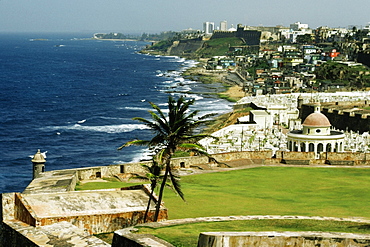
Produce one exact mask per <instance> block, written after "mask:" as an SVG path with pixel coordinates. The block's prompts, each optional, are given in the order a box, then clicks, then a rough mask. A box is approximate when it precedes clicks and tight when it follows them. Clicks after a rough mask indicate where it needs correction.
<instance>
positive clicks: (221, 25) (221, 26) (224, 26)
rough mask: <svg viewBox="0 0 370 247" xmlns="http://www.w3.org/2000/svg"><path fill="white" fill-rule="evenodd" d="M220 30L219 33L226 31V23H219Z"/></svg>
mask: <svg viewBox="0 0 370 247" xmlns="http://www.w3.org/2000/svg"><path fill="white" fill-rule="evenodd" d="M220 30H221V31H227V21H221V22H220Z"/></svg>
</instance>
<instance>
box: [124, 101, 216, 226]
mask: <svg viewBox="0 0 370 247" xmlns="http://www.w3.org/2000/svg"><path fill="white" fill-rule="evenodd" d="M193 104H194V100H185V98H184V97H180V98H179V99H178V100H175V99H174V98H172V97H171V96H169V98H168V114H167V115H165V114H164V113H163V111H162V110H161V109H160V108H159V107H158V106H157V105H156V104H154V103H152V102H150V105H151V106H152V108H153V109H154V111H149V113H150V115H151V118H152V120H147V119H145V118H141V117H136V118H133V119H134V120H137V121H139V122H142V123H144V124H145V125H146V126H148V127H149V128H150V129H151V130H152V132H153V134H154V136H153V137H152V139H150V140H133V141H129V142H127V143H125V144H123V145H122V146H121V147H119V148H118V149H119V150H120V149H122V148H124V147H127V146H131V145H138V146H147V147H149V148H150V149H151V150H155V155H156V157H157V161H158V165H159V166H160V167H162V168H163V169H164V175H163V178H162V181H161V185H160V189H159V194H158V200H157V204H156V210H155V215H154V221H157V220H158V216H159V211H160V206H161V203H162V198H163V193H164V188H165V185H166V183H167V180H168V179H169V180H170V183H171V186H172V188H173V189H174V191H175V192H176V193H177V194H178V195H179V196H180V197H181V198H182V199H183V200H185V198H184V194H183V193H182V191H181V187H180V183H179V179H178V177H176V176H175V175H174V173H173V172H174V170H173V167H172V166H171V158H172V157H173V155H174V153H175V151H176V150H186V151H188V152H194V153H198V154H205V155H207V156H208V154H207V153H206V152H205V151H204V149H203V147H202V146H201V145H200V144H198V141H199V140H200V139H203V138H205V137H210V136H209V135H206V134H194V130H195V129H196V128H197V127H199V126H201V125H203V124H205V123H206V122H207V121H208V120H207V119H208V118H209V115H205V116H203V117H199V118H197V119H196V118H195V117H196V115H197V114H198V113H199V111H197V110H195V111H190V109H189V108H190V106H191V105H193Z"/></svg>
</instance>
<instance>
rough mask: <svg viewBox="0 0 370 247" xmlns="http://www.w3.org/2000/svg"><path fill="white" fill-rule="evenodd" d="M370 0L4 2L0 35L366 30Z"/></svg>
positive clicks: (1, 0)
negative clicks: (211, 26)
mask: <svg viewBox="0 0 370 247" xmlns="http://www.w3.org/2000/svg"><path fill="white" fill-rule="evenodd" d="M369 9H370V1H368V0H353V1H346V0H312V1H310V2H307V1H303V0H282V1H276V2H275V1H274V2H271V1H269V0H259V1H252V0H230V1H211V0H188V1H181V2H175V1H169V0H160V1H158V2H147V1H144V0H136V1H131V2H128V1H118V0H108V1H106V0H78V1H72V0H63V1H57V0H32V1H30V0H0V32H69V33H74V32H83V33H85V32H86V33H94V32H122V33H132V34H140V33H143V32H147V33H158V32H162V31H181V30H184V29H188V28H192V29H199V30H202V24H203V22H205V21H210V22H214V23H215V26H216V27H217V26H219V24H220V22H221V21H223V20H226V21H227V22H228V28H230V27H231V25H232V24H233V25H234V26H236V25H237V24H242V25H249V26H258V25H262V26H276V25H282V26H289V25H290V24H292V23H295V22H298V21H299V22H301V23H305V24H308V25H309V27H310V28H312V29H314V28H317V27H319V26H329V27H348V26H352V25H354V26H358V27H361V26H364V25H366V24H367V23H368V22H370V16H369V15H368V10H369Z"/></svg>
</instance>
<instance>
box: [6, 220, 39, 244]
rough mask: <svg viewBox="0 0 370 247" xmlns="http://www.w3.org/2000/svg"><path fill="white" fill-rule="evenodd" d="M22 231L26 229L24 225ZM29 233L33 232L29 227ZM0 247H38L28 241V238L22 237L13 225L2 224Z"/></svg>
mask: <svg viewBox="0 0 370 247" xmlns="http://www.w3.org/2000/svg"><path fill="white" fill-rule="evenodd" d="M22 229H27V226H26V224H23V225H22ZM27 230H29V232H31V231H32V230H33V227H29V229H27ZM0 246H4V247H5V246H6V247H19V246H27V247H39V245H38V244H35V243H34V242H32V241H31V240H30V239H29V236H25V235H23V234H22V233H21V232H19V231H18V229H17V228H16V226H15V225H14V224H10V225H9V224H8V223H4V222H3V223H2V238H1V239H0Z"/></svg>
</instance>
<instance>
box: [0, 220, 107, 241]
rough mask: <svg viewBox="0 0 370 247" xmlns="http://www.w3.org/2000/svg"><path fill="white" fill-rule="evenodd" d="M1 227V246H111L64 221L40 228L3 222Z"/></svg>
mask: <svg viewBox="0 0 370 247" xmlns="http://www.w3.org/2000/svg"><path fill="white" fill-rule="evenodd" d="M3 225H4V234H3V237H4V239H2V241H3V242H1V241H0V244H3V245H2V246H9V247H19V246H29V247H39V246H70V247H73V246H75V247H81V246H91V247H93V246H96V247H98V246H99V247H103V246H107V247H108V246H111V245H110V244H108V243H106V242H104V241H102V240H100V239H99V238H97V237H94V236H92V235H90V234H88V233H87V232H86V231H85V230H84V229H81V228H78V227H76V226H74V225H72V224H70V223H68V222H65V221H63V222H59V223H56V224H52V225H48V226H42V227H32V226H29V225H27V224H25V223H23V222H20V221H15V220H14V221H8V222H4V223H3Z"/></svg>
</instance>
